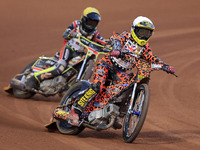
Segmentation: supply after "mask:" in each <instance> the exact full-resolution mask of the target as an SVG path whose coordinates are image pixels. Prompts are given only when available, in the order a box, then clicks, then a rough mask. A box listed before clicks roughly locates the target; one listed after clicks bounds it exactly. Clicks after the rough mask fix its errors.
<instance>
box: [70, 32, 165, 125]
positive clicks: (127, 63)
mask: <svg viewBox="0 0 200 150" xmlns="http://www.w3.org/2000/svg"><path fill="white" fill-rule="evenodd" d="M110 40H111V43H112V48H113V51H111V52H109V53H108V54H107V55H105V56H104V57H103V58H102V59H101V60H100V61H99V62H98V64H97V65H96V67H95V72H94V80H93V81H92V84H91V88H89V89H88V90H86V91H85V93H84V94H82V96H80V97H78V98H77V99H76V102H75V103H74V104H73V107H72V111H71V115H72V118H73V116H74V121H73V123H72V125H78V120H77V118H79V117H77V114H78V115H79V116H80V115H81V113H82V112H83V108H85V109H88V110H91V109H92V108H87V107H88V106H87V104H88V103H89V101H90V100H91V99H92V98H93V97H94V96H95V101H96V102H98V103H100V104H102V105H106V104H107V102H108V100H109V99H110V98H111V97H114V96H115V94H116V93H115V89H118V88H116V87H117V85H120V84H121V83H123V84H126V83H129V80H130V76H129V74H128V73H127V70H129V69H132V68H133V67H134V64H132V63H131V60H132V59H133V58H134V57H135V58H138V59H144V60H147V61H149V62H157V63H163V62H162V61H161V60H160V59H159V58H158V57H157V56H154V55H153V54H152V50H151V48H150V47H149V44H148V43H147V44H146V45H144V46H139V45H138V44H137V43H136V42H135V41H134V40H133V38H132V36H131V33H129V32H126V31H124V32H123V33H122V34H120V35H117V34H116V35H114V36H112V37H111V38H110ZM123 52H124V53H127V52H128V53H129V54H130V55H131V57H130V55H123ZM108 80H112V81H113V82H114V84H113V85H109V86H107V85H106V83H107V82H106V81H108ZM84 97H87V101H85V98H84ZM90 97H91V98H90ZM90 106H91V105H90ZM85 109H84V110H85Z"/></svg>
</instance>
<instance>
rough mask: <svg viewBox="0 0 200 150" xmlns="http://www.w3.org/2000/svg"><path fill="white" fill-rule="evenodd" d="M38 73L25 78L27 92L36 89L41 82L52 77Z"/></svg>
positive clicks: (48, 74)
mask: <svg viewBox="0 0 200 150" xmlns="http://www.w3.org/2000/svg"><path fill="white" fill-rule="evenodd" d="M38 73H39V72H36V73H34V74H33V75H30V76H29V77H27V79H26V82H25V86H26V89H27V90H29V91H32V90H33V89H35V88H37V87H38V85H39V84H40V82H42V81H43V80H44V79H48V78H50V77H53V75H52V73H49V72H46V73H42V74H38Z"/></svg>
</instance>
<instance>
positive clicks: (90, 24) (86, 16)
mask: <svg viewBox="0 0 200 150" xmlns="http://www.w3.org/2000/svg"><path fill="white" fill-rule="evenodd" d="M100 20H101V16H100V13H99V11H98V10H97V9H96V8H93V7H87V8H86V9H84V11H83V13H82V16H81V19H80V21H79V20H75V21H74V22H73V23H72V24H71V25H70V26H69V27H68V28H67V29H66V31H65V32H64V34H63V38H64V39H65V40H64V43H63V48H62V49H61V52H60V54H59V60H58V62H57V63H56V64H55V65H54V66H53V67H50V68H48V69H45V70H42V71H39V72H35V73H34V75H32V76H29V77H28V79H27V81H26V82H25V84H26V88H27V89H28V90H32V88H34V87H36V85H37V84H38V83H40V82H41V81H43V80H44V79H46V78H51V77H55V76H58V75H60V74H61V73H62V72H63V71H64V70H65V68H66V67H67V64H68V60H69V59H71V58H73V57H75V56H77V55H79V54H80V53H79V52H78V51H75V50H72V49H71V48H70V47H69V46H67V45H66V44H67V42H68V41H69V40H70V39H72V38H78V36H79V35H82V36H84V37H86V38H87V39H89V40H91V41H94V42H96V43H98V44H101V45H105V44H106V42H105V39H104V38H103V37H101V36H100V34H99V32H98V31H97V25H98V23H99V22H100Z"/></svg>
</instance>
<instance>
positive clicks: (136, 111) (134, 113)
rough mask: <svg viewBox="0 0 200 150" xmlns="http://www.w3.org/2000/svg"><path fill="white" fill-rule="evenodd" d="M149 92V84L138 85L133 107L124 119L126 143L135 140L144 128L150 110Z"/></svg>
mask: <svg viewBox="0 0 200 150" xmlns="http://www.w3.org/2000/svg"><path fill="white" fill-rule="evenodd" d="M149 94H150V92H149V87H148V85H147V84H141V85H139V86H138V87H137V90H136V94H135V100H134V105H133V109H132V110H131V112H127V113H126V116H125V119H124V126H123V139H124V141H125V142H126V143H131V142H133V141H134V140H135V138H136V137H137V135H138V134H139V132H140V130H141V129H142V126H143V123H144V121H145V118H146V114H147V111H148V106H149V96H150V95H149Z"/></svg>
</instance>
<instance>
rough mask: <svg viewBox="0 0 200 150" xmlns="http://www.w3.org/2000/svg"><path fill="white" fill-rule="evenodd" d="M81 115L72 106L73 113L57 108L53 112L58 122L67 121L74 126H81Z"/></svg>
mask: <svg viewBox="0 0 200 150" xmlns="http://www.w3.org/2000/svg"><path fill="white" fill-rule="evenodd" d="M80 114H81V113H80V112H78V111H77V110H76V109H75V108H74V107H73V106H72V109H71V112H68V111H65V110H63V109H60V108H56V109H55V111H54V112H53V117H54V118H55V119H57V120H62V121H65V122H67V123H69V124H71V125H73V126H79V116H80Z"/></svg>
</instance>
